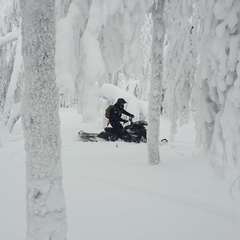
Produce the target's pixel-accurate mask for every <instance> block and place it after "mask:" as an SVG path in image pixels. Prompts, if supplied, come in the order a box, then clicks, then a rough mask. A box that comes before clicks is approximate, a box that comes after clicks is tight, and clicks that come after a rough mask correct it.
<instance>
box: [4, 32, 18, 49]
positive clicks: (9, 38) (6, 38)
mask: <svg viewBox="0 0 240 240" xmlns="http://www.w3.org/2000/svg"><path fill="white" fill-rule="evenodd" d="M18 37H19V32H18V31H17V32H15V31H14V32H10V33H8V34H7V35H5V36H3V37H0V47H2V46H3V45H5V44H7V43H9V42H12V41H14V40H16V39H18Z"/></svg>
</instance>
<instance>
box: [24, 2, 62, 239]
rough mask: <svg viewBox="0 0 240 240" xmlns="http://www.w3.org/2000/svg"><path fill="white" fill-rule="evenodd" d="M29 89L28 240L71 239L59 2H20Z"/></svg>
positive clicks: (26, 102)
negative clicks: (58, 64) (58, 77)
mask: <svg viewBox="0 0 240 240" xmlns="http://www.w3.org/2000/svg"><path fill="white" fill-rule="evenodd" d="M21 8H22V37H23V46H22V51H23V62H24V80H25V90H24V95H23V101H22V123H23V129H24V137H25V149H26V168H27V169H26V208H27V239H28V240H50V239H51V240H64V239H66V211H65V199H64V192H63V187H62V170H61V138H60V120H59V108H58V104H59V94H58V89H57V87H56V81H55V62H54V57H55V14H54V12H55V1H54V0H21Z"/></svg>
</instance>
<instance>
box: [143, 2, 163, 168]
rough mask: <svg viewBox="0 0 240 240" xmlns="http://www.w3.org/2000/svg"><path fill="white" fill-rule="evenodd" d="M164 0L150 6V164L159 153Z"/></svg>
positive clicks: (157, 159)
mask: <svg viewBox="0 0 240 240" xmlns="http://www.w3.org/2000/svg"><path fill="white" fill-rule="evenodd" d="M164 10H165V0H155V1H154V4H153V6H152V19H153V36H152V77H151V81H150V96H149V105H148V122H149V127H148V136H147V138H148V161H149V163H150V164H158V163H159V162H160V154H159V123H160V112H161V100H162V78H163V50H164V47H163V43H164V36H165V25H164Z"/></svg>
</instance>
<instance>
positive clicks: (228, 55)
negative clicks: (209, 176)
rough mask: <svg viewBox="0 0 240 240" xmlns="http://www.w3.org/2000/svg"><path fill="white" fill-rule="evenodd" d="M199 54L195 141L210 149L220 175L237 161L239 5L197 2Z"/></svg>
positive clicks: (217, 0) (239, 140) (239, 129)
mask: <svg viewBox="0 0 240 240" xmlns="http://www.w3.org/2000/svg"><path fill="white" fill-rule="evenodd" d="M195 10H196V12H195V16H196V17H198V22H197V21H196V22H197V23H198V32H197V34H198V37H199V39H201V41H202V45H200V46H202V48H200V50H198V52H199V60H200V61H199V62H200V64H199V65H198V69H197V78H196V87H195V89H194V93H195V102H196V113H197V131H198V142H199V143H200V144H203V145H204V146H205V149H206V150H209V146H210V155H211V157H210V163H211V164H212V166H214V167H215V169H216V170H217V171H216V172H217V173H218V175H219V176H222V175H223V170H224V167H225V166H226V165H229V164H230V165H236V164H239V159H240V124H239V121H238V120H239V117H240V98H239V96H240V87H239V86H240V84H239V82H240V81H239V79H240V70H239V69H240V64H239V61H240V57H239V56H240V33H239V29H240V21H239V14H240V2H239V1H238V0H232V1H220V0H211V1H202V2H201V1H199V2H198V3H197V5H196V7H195Z"/></svg>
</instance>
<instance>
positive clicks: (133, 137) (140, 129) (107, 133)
mask: <svg viewBox="0 0 240 240" xmlns="http://www.w3.org/2000/svg"><path fill="white" fill-rule="evenodd" d="M128 123H129V124H128V125H126V126H125V127H124V128H123V129H122V131H121V133H120V134H116V133H115V132H114V130H113V128H112V127H105V128H104V131H102V132H100V133H87V132H84V131H82V130H81V131H80V132H78V135H79V137H80V138H81V140H82V141H84V142H89V141H90V142H98V141H101V140H105V141H117V140H118V139H121V140H123V141H125V142H136V143H140V142H144V143H146V142H147V129H146V128H147V125H148V123H147V122H146V121H143V120H140V121H136V122H133V121H132V118H131V117H129V120H128Z"/></svg>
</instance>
